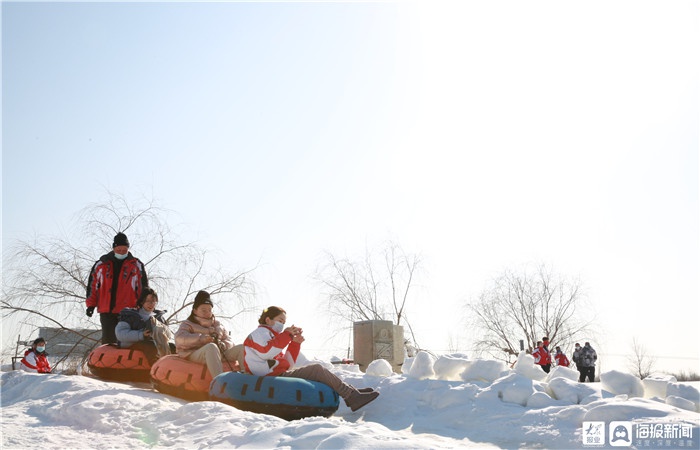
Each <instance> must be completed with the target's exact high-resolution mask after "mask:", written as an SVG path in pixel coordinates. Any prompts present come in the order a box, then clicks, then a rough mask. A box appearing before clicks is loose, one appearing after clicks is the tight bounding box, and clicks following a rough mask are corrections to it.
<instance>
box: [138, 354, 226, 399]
mask: <svg viewBox="0 0 700 450" xmlns="http://www.w3.org/2000/svg"><path fill="white" fill-rule="evenodd" d="M223 366H224V372H232V371H233V372H235V371H238V370H239V367H238V363H237V362H236V361H233V362H228V361H223ZM151 384H152V385H153V387H154V388H155V389H156V390H157V391H159V392H162V393H163V394H168V395H174V396H175V397H180V398H184V399H185V400H195V401H196V400H209V385H210V384H211V375H210V374H209V370H208V369H207V365H206V364H199V363H196V362H192V361H189V360H187V359H184V358H180V357H179V356H177V355H168V356H164V357H162V358H160V359H159V360H158V361H156V362H155V364H153V367H152V368H151Z"/></svg>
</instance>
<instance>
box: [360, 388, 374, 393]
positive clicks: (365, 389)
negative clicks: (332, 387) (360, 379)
mask: <svg viewBox="0 0 700 450" xmlns="http://www.w3.org/2000/svg"><path fill="white" fill-rule="evenodd" d="M357 392H374V389H372V388H360V389H358V390H357Z"/></svg>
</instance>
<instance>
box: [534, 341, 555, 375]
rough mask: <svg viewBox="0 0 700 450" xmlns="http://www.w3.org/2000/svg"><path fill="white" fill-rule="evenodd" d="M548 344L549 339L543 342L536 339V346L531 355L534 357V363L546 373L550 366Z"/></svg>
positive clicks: (550, 357) (550, 358) (550, 359)
mask: <svg viewBox="0 0 700 450" xmlns="http://www.w3.org/2000/svg"><path fill="white" fill-rule="evenodd" d="M543 339H547V338H543ZM548 345H549V339H547V340H546V341H545V342H542V341H537V348H536V349H535V350H533V352H532V357H533V358H535V364H538V365H539V366H540V367H541V368H542V370H544V371H545V372H547V373H549V369H550V368H551V367H552V356H551V355H550V354H549V348H548Z"/></svg>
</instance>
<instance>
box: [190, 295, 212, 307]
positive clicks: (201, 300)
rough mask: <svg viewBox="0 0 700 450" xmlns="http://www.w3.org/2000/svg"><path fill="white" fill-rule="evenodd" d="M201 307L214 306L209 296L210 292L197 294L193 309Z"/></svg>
mask: <svg viewBox="0 0 700 450" xmlns="http://www.w3.org/2000/svg"><path fill="white" fill-rule="evenodd" d="M200 305H211V306H214V303H213V302H212V301H211V297H210V296H209V292H207V291H199V292H197V295H196V296H195V298H194V305H192V309H197V307H199V306H200Z"/></svg>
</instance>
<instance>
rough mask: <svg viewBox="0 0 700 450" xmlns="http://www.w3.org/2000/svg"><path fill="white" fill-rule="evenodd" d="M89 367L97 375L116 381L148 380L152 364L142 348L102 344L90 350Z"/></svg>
mask: <svg viewBox="0 0 700 450" xmlns="http://www.w3.org/2000/svg"><path fill="white" fill-rule="evenodd" d="M87 365H88V368H89V369H90V372H92V373H93V374H94V375H95V376H97V377H99V378H104V379H106V380H114V381H146V382H147V381H148V379H149V373H150V371H151V365H150V364H149V362H148V359H147V358H146V355H144V354H143V352H142V351H141V350H135V349H130V348H119V347H117V346H116V345H114V344H105V345H100V346H99V347H97V348H96V349H95V350H93V351H92V352H90V356H88V364H87Z"/></svg>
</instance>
